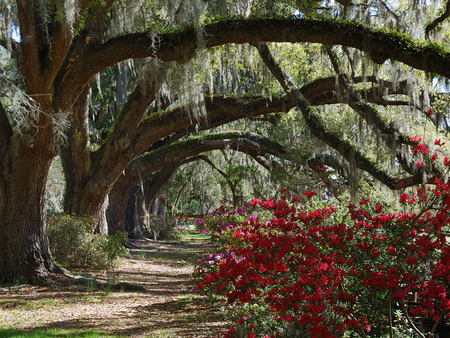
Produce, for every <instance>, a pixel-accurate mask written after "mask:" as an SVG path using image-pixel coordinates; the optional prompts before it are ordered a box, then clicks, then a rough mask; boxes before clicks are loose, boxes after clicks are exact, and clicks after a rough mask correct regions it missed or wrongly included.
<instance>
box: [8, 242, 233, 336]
mask: <svg viewBox="0 0 450 338" xmlns="http://www.w3.org/2000/svg"><path fill="white" fill-rule="evenodd" d="M130 244H131V246H132V247H133V248H135V249H131V250H130V252H131V255H130V257H128V258H125V259H122V260H121V261H120V263H119V265H118V266H117V267H116V268H115V269H114V271H113V272H111V271H110V272H106V271H100V272H92V271H83V272H80V273H82V274H83V275H85V276H86V275H88V276H90V277H93V278H95V280H96V281H99V282H104V283H108V282H109V283H110V284H112V283H116V284H117V283H119V285H120V283H122V284H123V285H129V283H131V284H132V285H139V286H141V287H142V288H140V289H142V290H139V291H135V292H130V291H121V290H118V291H115V289H114V288H108V287H106V288H104V287H102V288H100V287H98V286H97V285H96V283H95V282H89V283H85V284H84V285H73V284H72V283H71V284H68V285H59V286H57V287H56V288H48V287H35V286H13V287H9V288H2V289H0V328H3V329H9V330H26V331H29V330H35V329H47V328H52V329H53V328H58V329H64V330H74V329H76V330H80V329H82V330H92V331H95V332H104V333H105V335H113V336H117V335H118V336H132V337H140V336H149V337H216V336H221V332H223V331H224V330H225V328H226V323H225V322H224V320H223V317H222V313H221V312H220V310H219V308H220V306H221V304H220V303H215V304H212V303H209V302H208V300H207V299H206V297H205V296H202V295H201V294H200V293H199V292H197V291H195V290H193V282H192V280H191V273H192V272H193V268H194V263H195V261H196V260H197V253H198V252H200V251H201V249H202V247H204V246H205V245H206V244H208V243H207V240H205V239H200V238H196V237H195V236H193V237H186V238H184V240H183V241H181V242H168V241H158V242H157V241H152V240H134V241H132V242H131V243H130ZM126 289H127V290H129V288H126ZM69 332H70V331H69ZM0 333H1V332H0ZM0 336H6V335H5V334H3V335H1V334H0Z"/></svg>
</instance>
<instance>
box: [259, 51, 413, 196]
mask: <svg viewBox="0 0 450 338" xmlns="http://www.w3.org/2000/svg"><path fill="white" fill-rule="evenodd" d="M258 52H259V54H260V56H261V58H262V60H263V62H264V63H265V64H266V66H267V67H268V68H269V70H270V71H271V72H272V69H274V70H276V69H277V68H280V66H279V65H278V63H277V62H276V61H275V59H274V58H273V56H272V54H271V53H270V50H269V49H268V48H259V46H258ZM283 73H284V71H282V70H278V71H274V72H273V75H274V77H275V78H276V79H277V80H278V81H279V82H280V84H281V85H282V86H284V87H286V88H287V89H290V91H291V93H292V94H293V95H294V96H295V99H296V105H297V107H298V108H299V110H300V111H301V113H302V115H303V118H304V119H305V121H306V124H307V125H308V127H309V129H310V131H311V133H312V134H313V135H314V136H315V137H317V138H318V139H320V140H321V141H323V142H324V143H326V144H328V145H329V146H330V147H332V148H334V149H335V150H336V151H337V152H339V153H340V154H341V155H342V156H343V157H344V158H345V159H346V160H347V161H348V162H350V163H354V164H355V165H356V167H357V168H359V169H361V170H364V171H365V172H367V173H369V174H370V175H372V176H373V177H374V178H376V179H377V180H379V181H380V182H382V183H384V184H385V185H386V186H388V187H389V188H390V189H399V180H398V179H396V178H394V177H392V176H390V175H389V174H388V173H386V172H385V171H383V170H381V169H380V168H377V166H376V165H375V163H373V162H372V161H371V160H369V159H368V158H367V157H366V156H365V155H364V154H362V153H361V152H359V151H358V150H357V149H356V148H355V147H354V146H353V145H352V144H351V143H350V142H348V141H346V140H343V139H341V138H340V137H339V136H338V135H336V134H334V133H332V132H331V131H328V130H327V129H326V128H325V127H324V125H323V124H322V122H321V121H320V119H319V118H318V117H317V116H316V115H315V114H314V113H313V112H312V110H311V109H310V105H309V103H308V101H307V99H306V98H305V96H304V95H303V94H302V92H301V91H300V90H298V89H295V88H294V86H293V85H290V84H292V81H290V80H289V78H283ZM292 88H293V89H292ZM403 181H404V180H402V182H403Z"/></svg>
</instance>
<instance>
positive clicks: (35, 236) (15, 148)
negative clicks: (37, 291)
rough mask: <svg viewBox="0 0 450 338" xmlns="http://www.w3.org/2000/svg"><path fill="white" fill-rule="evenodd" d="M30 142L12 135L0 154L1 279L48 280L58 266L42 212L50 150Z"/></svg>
mask: <svg viewBox="0 0 450 338" xmlns="http://www.w3.org/2000/svg"><path fill="white" fill-rule="evenodd" d="M42 132H44V131H42ZM27 141H28V140H27ZM39 143H40V142H39ZM32 145H33V146H32V147H30V143H28V142H24V140H23V138H21V137H19V136H15V137H14V138H13V139H12V140H11V146H10V147H9V149H8V150H7V151H4V152H3V153H1V155H0V159H1V173H0V282H13V283H14V282H32V283H37V284H42V283H47V277H48V272H51V271H58V270H59V269H58V267H57V266H56V264H55V263H54V261H53V260H52V258H51V254H50V252H49V247H48V239H47V235H46V226H45V214H44V212H43V210H44V196H45V186H46V181H47V174H48V170H49V168H50V164H51V160H52V157H53V154H52V153H51V152H50V151H48V149H46V148H44V146H43V145H42V144H40V145H38V144H32Z"/></svg>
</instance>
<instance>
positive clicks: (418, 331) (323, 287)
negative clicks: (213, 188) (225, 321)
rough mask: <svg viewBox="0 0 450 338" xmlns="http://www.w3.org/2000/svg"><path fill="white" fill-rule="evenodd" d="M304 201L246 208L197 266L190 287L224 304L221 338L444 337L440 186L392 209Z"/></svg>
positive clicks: (447, 192)
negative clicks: (224, 300)
mask: <svg viewBox="0 0 450 338" xmlns="http://www.w3.org/2000/svg"><path fill="white" fill-rule="evenodd" d="M420 165H423V164H422V163H420ZM444 165H445V166H447V167H448V166H450V162H449V160H448V159H447V158H446V159H444ZM304 195H305V196H302V197H299V196H293V195H290V194H288V193H287V192H285V193H284V194H283V195H282V196H281V197H280V198H279V199H268V200H253V201H252V207H253V209H252V210H251V211H249V215H248V216H247V217H246V219H245V220H244V221H243V222H241V223H239V224H236V225H235V226H234V227H233V228H229V229H227V230H226V231H225V233H226V235H222V237H221V238H222V241H221V242H219V243H220V245H219V247H218V249H215V250H214V251H213V252H211V253H209V255H207V256H206V257H204V259H202V260H201V261H200V262H199V266H198V267H197V269H196V275H197V277H198V278H199V279H200V281H199V283H198V288H200V289H202V290H204V291H205V292H206V293H207V294H223V295H225V296H226V297H227V308H228V310H229V311H228V313H230V317H231V319H232V320H233V325H232V326H231V327H230V329H229V331H228V332H227V334H226V336H228V337H245V336H247V337H342V336H347V337H350V336H355V335H356V336H361V337H366V336H367V337H369V336H370V337H382V336H389V337H394V336H396V337H399V336H401V337H432V336H435V335H439V333H440V334H441V337H442V333H443V332H449V331H450V326H449V319H450V295H449V290H448V287H449V282H450V248H449V235H450V225H449V224H450V183H449V182H448V180H445V179H443V178H442V179H440V178H436V179H435V180H434V181H433V182H432V184H430V185H423V186H422V187H421V188H418V189H417V190H415V191H414V192H409V193H407V192H403V193H401V195H400V196H399V205H400V207H399V208H389V207H388V206H386V205H384V204H383V203H382V202H376V201H371V200H370V199H363V200H360V201H358V202H357V203H350V204H349V205H348V206H346V207H345V208H343V207H341V206H338V205H333V204H332V203H331V202H329V201H322V200H319V198H318V197H317V196H316V193H315V192H314V191H307V192H305V193H304ZM224 238H226V239H227V240H226V241H225V240H223V239H224Z"/></svg>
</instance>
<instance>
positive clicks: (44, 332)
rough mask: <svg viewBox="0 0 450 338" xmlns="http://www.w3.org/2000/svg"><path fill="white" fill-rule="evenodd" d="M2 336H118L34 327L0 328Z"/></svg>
mask: <svg viewBox="0 0 450 338" xmlns="http://www.w3.org/2000/svg"><path fill="white" fill-rule="evenodd" d="M3 337H17V338H20V337H35V338H37V337H85V338H97V337H119V336H110V335H108V334H107V333H105V332H97V331H92V330H62V329H35V330H32V331H23V330H9V329H0V338H3Z"/></svg>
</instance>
